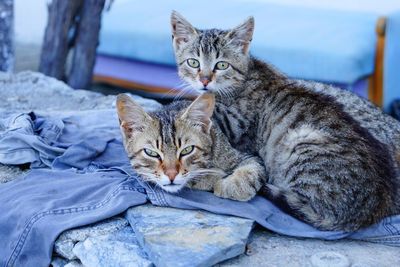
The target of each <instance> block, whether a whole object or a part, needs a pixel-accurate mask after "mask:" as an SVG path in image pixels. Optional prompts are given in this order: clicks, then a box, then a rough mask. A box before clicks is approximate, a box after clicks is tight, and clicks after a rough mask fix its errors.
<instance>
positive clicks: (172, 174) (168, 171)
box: [165, 169, 178, 182]
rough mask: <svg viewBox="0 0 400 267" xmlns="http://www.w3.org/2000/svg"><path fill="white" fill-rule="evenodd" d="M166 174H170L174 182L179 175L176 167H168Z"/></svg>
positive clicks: (170, 178) (169, 176)
mask: <svg viewBox="0 0 400 267" xmlns="http://www.w3.org/2000/svg"><path fill="white" fill-rule="evenodd" d="M165 175H166V176H168V178H169V180H170V181H171V182H173V181H174V180H175V177H176V176H177V175H178V171H177V170H176V169H168V170H166V171H165Z"/></svg>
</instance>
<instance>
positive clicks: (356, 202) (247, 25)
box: [171, 12, 400, 231]
mask: <svg viewBox="0 0 400 267" xmlns="http://www.w3.org/2000/svg"><path fill="white" fill-rule="evenodd" d="M171 24H172V32H173V44H174V49H175V56H176V60H177V62H178V63H179V66H178V67H179V74H180V76H181V77H182V78H183V80H184V81H186V82H188V83H189V84H190V85H191V86H192V87H193V88H194V89H196V90H198V91H200V92H201V91H203V92H204V91H211V92H213V93H215V94H216V96H217V101H218V102H219V103H223V105H224V106H225V107H228V109H229V110H231V112H232V111H233V110H234V113H236V114H238V117H240V118H245V120H243V121H241V124H242V126H243V127H237V128H235V129H229V127H227V126H224V125H225V124H227V125H229V123H226V121H227V120H229V119H230V117H231V114H227V113H226V112H225V111H222V112H219V111H218V110H217V114H216V117H218V118H219V120H218V121H219V123H220V124H221V125H222V129H224V132H225V134H226V135H227V136H228V137H229V139H230V141H231V142H232V143H233V144H235V146H236V147H237V148H238V149H240V150H242V151H245V152H247V153H255V154H257V155H259V156H260V157H261V158H262V160H263V162H264V164H265V167H266V170H267V172H268V178H267V184H266V186H265V187H264V188H263V190H261V191H262V192H263V193H264V195H266V196H267V197H269V198H270V199H272V200H274V201H276V203H277V204H279V205H280V206H281V207H282V208H284V209H286V210H288V211H290V212H292V214H294V215H295V216H297V217H298V218H300V219H302V220H304V221H306V222H308V223H310V224H312V225H314V226H315V227H317V228H319V229H323V230H346V231H353V230H357V229H360V228H362V227H365V226H368V225H371V224H373V223H375V222H377V221H379V220H380V219H382V218H383V217H385V216H389V215H392V214H395V213H398V212H399V205H400V203H399V202H398V200H399V197H398V196H399V181H398V169H397V167H398V166H397V165H396V162H395V155H396V153H398V152H399V151H400V150H399V147H400V144H399V140H400V138H399V137H400V130H399V129H400V127H399V126H398V124H396V123H395V122H394V121H393V120H391V119H388V118H387V117H386V116H385V115H383V114H382V112H378V111H377V109H376V108H374V107H373V106H372V105H370V104H367V103H366V102H365V101H364V102H363V101H361V100H358V98H357V97H356V96H353V95H351V97H349V99H346V97H347V95H349V94H350V93H344V95H345V96H344V97H342V99H341V101H340V93H337V92H338V91H337V90H339V89H334V90H333V89H332V90H331V91H330V95H329V90H327V91H328V92H327V93H325V90H323V89H322V90H321V89H320V88H317V87H321V85H319V84H316V83H315V84H314V83H307V82H301V81H295V80H291V79H289V78H287V77H286V76H285V75H283V74H282V73H280V72H279V71H277V70H275V69H274V68H273V67H271V66H270V65H268V64H266V63H264V62H261V61H259V60H257V59H255V58H253V57H251V56H250V55H249V53H248V50H249V44H250V42H251V39H252V34H253V29H254V19H253V18H249V19H248V20H247V21H246V22H244V23H243V24H241V25H239V26H238V27H236V28H234V29H233V30H229V31H224V30H217V29H211V30H199V29H196V28H194V27H193V26H191V25H190V23H189V22H188V21H187V20H185V19H184V18H183V17H182V16H181V15H179V14H178V13H176V12H173V13H172V16H171ZM189 58H190V59H192V60H193V59H194V60H197V61H198V62H199V64H198V66H197V64H196V65H195V66H196V68H194V67H193V65H192V66H190V65H189V64H187V59H189ZM218 62H225V63H227V64H228V66H229V67H228V68H226V69H225V68H224V69H221V68H218V67H217V64H218ZM225 63H224V64H225ZM223 66H226V65H223ZM204 77H207V78H208V80H207V82H206V83H204V82H203V81H204ZM202 78H203V79H202ZM351 101H352V102H351ZM357 102H363V103H362V105H359V106H355V105H354V103H357ZM357 109H360V110H357ZM362 109H364V110H365V112H363V110H362ZM371 110H373V111H371ZM380 119H381V121H376V120H380ZM393 125H395V129H391V127H392V126H393ZM370 126H371V127H370ZM241 129H244V131H243V132H240V130H241ZM385 130H388V131H389V132H391V133H393V134H387V133H382V131H385ZM396 130H397V132H396ZM390 136H391V137H397V139H396V140H388V138H390ZM393 143H394V144H395V145H394V147H393V146H392V147H389V146H388V145H390V144H393Z"/></svg>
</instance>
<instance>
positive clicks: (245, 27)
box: [227, 17, 254, 54]
mask: <svg viewBox="0 0 400 267" xmlns="http://www.w3.org/2000/svg"><path fill="white" fill-rule="evenodd" d="M253 32H254V18H253V17H249V18H248V19H247V20H246V21H244V22H243V23H242V24H240V25H239V26H237V27H235V28H234V29H233V30H231V31H230V32H228V34H227V38H228V39H229V43H230V44H232V45H236V46H238V47H239V48H240V49H241V50H242V52H243V53H244V54H247V52H249V47H250V42H251V40H252V39H253Z"/></svg>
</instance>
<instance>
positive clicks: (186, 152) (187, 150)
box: [181, 146, 194, 156]
mask: <svg viewBox="0 0 400 267" xmlns="http://www.w3.org/2000/svg"><path fill="white" fill-rule="evenodd" d="M193 150H194V146H188V147H185V148H184V149H182V151H181V156H186V155H189V154H190V153H192V152H193Z"/></svg>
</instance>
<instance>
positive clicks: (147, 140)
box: [117, 94, 266, 201]
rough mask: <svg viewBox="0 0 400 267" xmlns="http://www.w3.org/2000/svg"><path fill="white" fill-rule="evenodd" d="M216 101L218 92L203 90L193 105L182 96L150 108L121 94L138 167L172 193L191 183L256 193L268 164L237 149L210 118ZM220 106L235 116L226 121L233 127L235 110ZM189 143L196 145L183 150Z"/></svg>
mask: <svg viewBox="0 0 400 267" xmlns="http://www.w3.org/2000/svg"><path fill="white" fill-rule="evenodd" d="M214 103H215V100H214V96H213V95H211V94H210V95H207V94H204V95H202V96H200V97H199V98H198V99H196V100H195V101H194V102H193V103H192V104H190V102H188V101H178V102H174V103H172V104H170V105H168V106H164V107H163V108H161V109H160V110H158V111H155V112H151V113H146V112H145V111H144V110H143V109H142V108H141V107H140V106H139V105H138V104H137V103H135V102H134V101H133V100H132V99H131V98H130V97H129V96H127V95H119V96H118V97H117V110H118V116H119V119H120V124H121V130H122V134H123V140H124V144H125V149H126V151H127V154H128V156H129V158H130V161H131V164H132V166H133V168H134V169H135V170H136V171H137V172H138V173H139V174H140V175H141V176H142V177H143V178H144V179H145V180H147V181H150V182H152V183H154V184H155V185H158V186H159V187H161V188H162V189H163V190H165V191H168V192H177V191H179V190H180V189H182V188H183V187H184V186H190V187H192V188H196V189H201V190H208V191H214V194H216V195H217V196H220V197H225V198H233V199H237V200H242V201H245V200H249V199H251V198H253V197H254V196H255V195H256V193H257V191H258V190H259V189H260V188H261V186H262V185H263V184H264V182H265V178H266V174H265V168H264V166H263V164H262V163H260V161H259V158H258V157H255V156H251V155H249V154H246V153H242V152H239V151H238V150H236V149H234V148H233V147H232V146H231V145H230V143H229V141H228V139H227V138H226V136H225V135H224V134H223V133H222V132H221V130H220V129H219V127H218V124H217V123H212V122H211V116H212V114H213V110H214ZM189 104H190V106H189ZM219 109H224V110H225V111H226V112H228V113H229V114H231V115H232V119H231V120H230V124H229V125H230V126H227V125H228V124H226V126H227V127H230V128H231V129H232V127H234V122H235V121H236V119H235V117H234V114H233V113H232V112H229V110H228V109H227V108H225V107H224V106H223V105H220V107H219ZM238 119H239V118H238ZM231 123H232V125H231ZM188 147H189V150H190V149H192V150H190V152H189V153H186V154H184V155H182V151H184V149H185V148H188ZM148 150H150V151H153V152H149V151H148ZM149 153H150V154H149ZM153 153H154V154H153ZM152 154H153V155H152Z"/></svg>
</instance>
